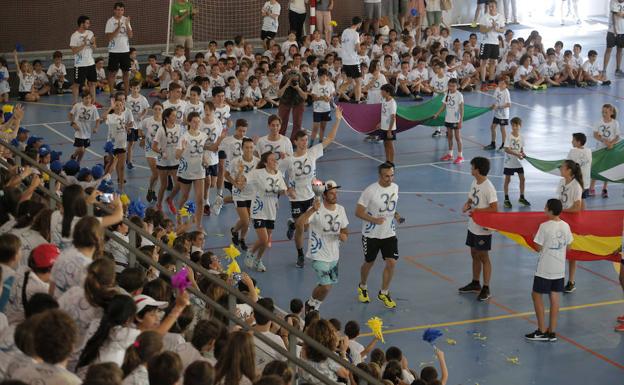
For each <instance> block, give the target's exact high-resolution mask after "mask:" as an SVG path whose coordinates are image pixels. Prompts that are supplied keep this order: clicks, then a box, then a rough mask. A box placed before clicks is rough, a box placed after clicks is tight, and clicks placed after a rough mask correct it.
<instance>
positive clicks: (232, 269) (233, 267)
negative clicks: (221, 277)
mask: <svg viewBox="0 0 624 385" xmlns="http://www.w3.org/2000/svg"><path fill="white" fill-rule="evenodd" d="M240 272H241V269H240V266H239V265H238V262H236V260H232V263H230V264H229V265H228V268H227V275H229V276H231V275H232V274H234V273H239V274H240Z"/></svg>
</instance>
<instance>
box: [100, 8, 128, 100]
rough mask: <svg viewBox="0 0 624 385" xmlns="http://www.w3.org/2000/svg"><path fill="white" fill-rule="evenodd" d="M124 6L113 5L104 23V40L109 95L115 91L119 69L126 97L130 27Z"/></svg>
mask: <svg viewBox="0 0 624 385" xmlns="http://www.w3.org/2000/svg"><path fill="white" fill-rule="evenodd" d="M125 11H126V6H125V5H124V3H122V2H117V3H115V5H113V16H112V17H111V18H110V19H108V21H107V22H106V29H105V30H104V32H105V34H106V39H108V86H109V87H110V92H111V95H112V94H113V92H114V91H115V76H116V75H117V71H119V69H121V72H122V73H123V83H124V92H125V94H126V95H128V89H129V86H130V84H129V80H128V79H129V74H130V72H129V71H130V64H131V60H130V38H131V37H132V35H133V34H132V26H131V25H130V17H127V16H124V12H125Z"/></svg>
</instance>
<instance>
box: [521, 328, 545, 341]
mask: <svg viewBox="0 0 624 385" xmlns="http://www.w3.org/2000/svg"><path fill="white" fill-rule="evenodd" d="M524 338H526V339H527V340H529V341H548V340H549V339H548V338H549V336H548V333H542V332H541V331H539V330H536V331H534V332H533V333H529V334H525V335H524Z"/></svg>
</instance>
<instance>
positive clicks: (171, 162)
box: [153, 124, 182, 167]
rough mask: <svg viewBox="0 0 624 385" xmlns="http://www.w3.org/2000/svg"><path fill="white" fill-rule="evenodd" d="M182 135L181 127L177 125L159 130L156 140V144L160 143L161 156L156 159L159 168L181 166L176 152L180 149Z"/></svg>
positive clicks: (161, 127)
mask: <svg viewBox="0 0 624 385" xmlns="http://www.w3.org/2000/svg"><path fill="white" fill-rule="evenodd" d="M181 134H182V133H181V129H180V126H179V125H177V124H176V125H174V126H173V127H170V128H166V129H165V127H163V126H160V127H159V128H158V131H157V132H156V137H155V138H154V142H155V143H158V149H159V150H160V154H158V157H157V158H156V164H157V165H158V166H161V167H172V166H177V165H178V164H179V162H178V160H177V159H176V158H175V150H176V148H178V142H179V141H180V136H181ZM154 142H153V143H154Z"/></svg>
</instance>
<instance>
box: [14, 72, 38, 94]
mask: <svg viewBox="0 0 624 385" xmlns="http://www.w3.org/2000/svg"><path fill="white" fill-rule="evenodd" d="M17 77H18V78H19V80H20V82H19V87H18V90H19V92H30V91H32V88H33V85H34V84H35V80H36V79H37V77H36V76H35V74H33V73H30V74H28V73H26V72H21V71H20V72H18V73H17Z"/></svg>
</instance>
